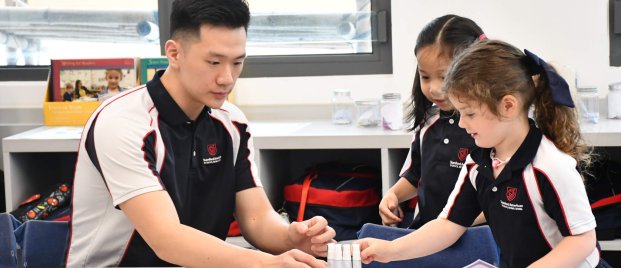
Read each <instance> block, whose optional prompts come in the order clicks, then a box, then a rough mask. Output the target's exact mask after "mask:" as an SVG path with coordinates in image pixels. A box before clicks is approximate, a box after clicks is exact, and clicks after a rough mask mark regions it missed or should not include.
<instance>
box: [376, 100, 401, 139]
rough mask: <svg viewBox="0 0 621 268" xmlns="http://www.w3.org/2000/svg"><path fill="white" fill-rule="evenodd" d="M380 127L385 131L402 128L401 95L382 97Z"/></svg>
mask: <svg viewBox="0 0 621 268" xmlns="http://www.w3.org/2000/svg"><path fill="white" fill-rule="evenodd" d="M380 113H381V115H382V127H383V128H384V129H386V130H400V129H401V128H403V104H402V103H401V94H399V93H385V94H383V95H382V109H381V112H380Z"/></svg>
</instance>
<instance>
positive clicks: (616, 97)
mask: <svg viewBox="0 0 621 268" xmlns="http://www.w3.org/2000/svg"><path fill="white" fill-rule="evenodd" d="M608 89H609V92H608V118H613V119H621V82H618V83H613V84H610V85H609V86H608Z"/></svg>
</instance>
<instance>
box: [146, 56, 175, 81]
mask: <svg viewBox="0 0 621 268" xmlns="http://www.w3.org/2000/svg"><path fill="white" fill-rule="evenodd" d="M166 67H168V58H142V59H140V81H139V84H146V83H147V82H148V81H149V80H151V78H153V75H155V72H157V71H159V70H164V69H166Z"/></svg>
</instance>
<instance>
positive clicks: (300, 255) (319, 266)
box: [260, 249, 328, 268]
mask: <svg viewBox="0 0 621 268" xmlns="http://www.w3.org/2000/svg"><path fill="white" fill-rule="evenodd" d="M260 267H311V268H326V267H328V264H327V263H326V262H325V261H322V260H319V259H316V258H315V257H313V256H311V255H308V254H306V253H304V252H302V251H301V250H299V249H292V250H289V251H287V252H285V253H283V254H280V255H278V256H269V257H268V258H267V259H265V260H264V261H262V262H261V264H260Z"/></svg>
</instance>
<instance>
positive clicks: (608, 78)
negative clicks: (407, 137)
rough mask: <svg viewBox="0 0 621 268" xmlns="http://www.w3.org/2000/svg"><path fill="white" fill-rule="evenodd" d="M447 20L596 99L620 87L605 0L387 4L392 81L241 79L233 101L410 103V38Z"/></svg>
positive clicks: (404, 0) (410, 0)
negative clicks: (543, 66) (453, 18)
mask: <svg viewBox="0 0 621 268" xmlns="http://www.w3.org/2000/svg"><path fill="white" fill-rule="evenodd" d="M448 13H453V14H457V15H460V16H465V17H468V18H471V19H473V20H474V21H475V22H477V23H478V24H479V25H480V26H481V27H482V28H483V30H484V31H485V32H486V33H487V36H488V37H490V38H497V39H502V40H504V41H507V42H509V43H512V44H513V45H515V46H517V47H519V48H527V49H529V50H530V51H533V52H534V53H536V54H538V55H539V56H540V57H542V58H543V59H545V60H547V61H548V62H552V63H553V64H555V65H556V66H558V67H561V68H562V69H564V70H563V74H567V76H569V77H567V78H568V80H573V74H574V73H576V72H577V74H578V77H579V84H582V85H596V86H598V87H599V89H600V95H601V96H605V95H606V93H607V92H608V84H609V83H612V82H619V81H621V68H618V67H609V64H608V63H609V58H608V54H609V49H608V46H609V42H608V0H546V1H541V0H539V1H537V0H504V1H495V0H468V1H463V0H392V34H393V35H392V37H393V75H360V76H328V77H293V78H245V79H240V80H239V82H238V84H237V87H236V91H235V92H236V94H237V102H238V103H239V104H240V105H275V104H322V103H328V102H329V101H330V98H331V94H332V93H331V91H332V89H334V88H338V87H346V88H350V89H351V90H352V95H353V97H354V98H370V97H376V98H377V97H379V96H380V94H381V93H383V92H390V91H397V92H401V94H402V95H403V96H409V95H410V88H411V84H412V81H413V72H414V70H415V57H414V52H413V47H414V43H415V40H416V36H417V35H418V32H419V31H420V29H421V28H422V27H423V26H424V25H425V24H426V23H427V22H429V21H430V20H432V19H433V18H435V17H438V16H442V15H445V14H448ZM570 84H571V83H570Z"/></svg>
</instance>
